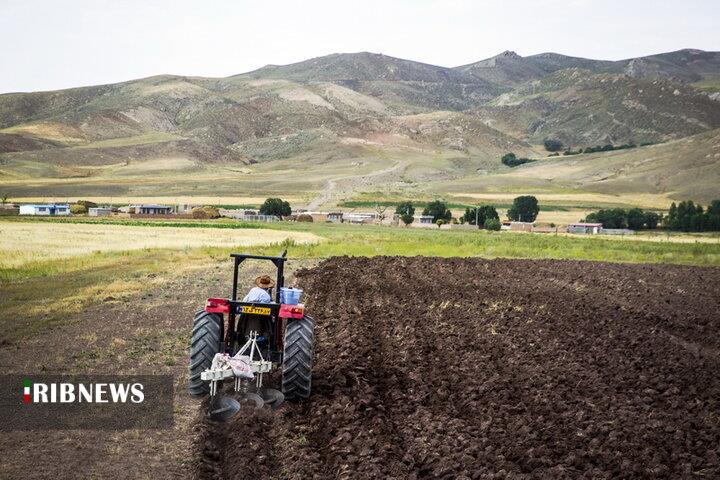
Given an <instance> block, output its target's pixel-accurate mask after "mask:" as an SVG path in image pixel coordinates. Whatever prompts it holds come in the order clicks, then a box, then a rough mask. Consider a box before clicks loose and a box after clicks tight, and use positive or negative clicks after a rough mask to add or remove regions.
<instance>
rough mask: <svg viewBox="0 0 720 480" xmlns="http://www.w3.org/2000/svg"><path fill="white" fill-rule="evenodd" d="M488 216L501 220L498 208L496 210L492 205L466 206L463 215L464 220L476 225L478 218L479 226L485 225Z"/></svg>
mask: <svg viewBox="0 0 720 480" xmlns="http://www.w3.org/2000/svg"><path fill="white" fill-rule="evenodd" d="M488 218H495V219H497V220H500V216H499V215H498V213H497V210H495V207H494V206H492V205H481V206H479V207H477V208H466V209H465V214H464V215H463V216H462V220H464V221H465V223H469V224H470V225H475V224H476V222H475V220H476V219H477V225H478V226H483V225H485V220H487V219H488Z"/></svg>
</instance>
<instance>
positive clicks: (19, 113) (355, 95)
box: [0, 49, 720, 197]
mask: <svg viewBox="0 0 720 480" xmlns="http://www.w3.org/2000/svg"><path fill="white" fill-rule="evenodd" d="M719 92H720V52H705V51H701V50H692V49H686V50H679V51H676V52H669V53H662V54H658V55H651V56H647V57H640V58H633V59H628V60H621V61H604V60H591V59H585V58H578V57H571V56H566V55H561V54H557V53H543V54H539V55H532V56H527V57H522V56H520V55H518V54H516V53H514V52H510V51H506V52H503V53H501V54H499V55H497V56H494V57H492V58H488V59H485V60H481V61H479V62H475V63H472V64H469V65H463V66H458V67H454V68H447V67H440V66H434V65H428V64H424V63H420V62H414V61H411V60H404V59H399V58H394V57H390V56H387V55H382V54H375V53H367V52H361V53H352V54H333V55H328V56H324V57H319V58H313V59H310V60H306V61H302V62H299V63H294V64H291V65H284V66H277V65H267V66H265V67H263V68H260V69H258V70H255V71H252V72H248V73H244V74H239V75H235V76H231V77H226V78H204V77H188V76H172V75H160V76H155V77H150V78H144V79H139V80H132V81H128V82H123V83H117V84H111V85H100V86H92V87H82V88H74V89H67V90H58V91H50V92H33V93H10V94H3V95H0V186H2V184H5V188H4V190H7V191H8V192H9V194H11V195H15V196H28V197H32V196H37V195H39V194H40V193H47V192H48V191H50V192H56V193H58V194H60V193H65V194H67V193H69V192H72V191H73V188H76V189H77V190H80V191H85V190H83V189H81V188H80V185H81V184H82V185H85V186H86V184H87V183H88V182H91V181H95V182H96V183H98V184H99V183H103V182H104V184H106V185H108V190H107V191H113V192H116V193H125V194H131V193H132V192H133V191H137V190H134V189H136V186H135V185H134V184H133V181H131V179H137V178H144V179H147V178H150V177H153V178H156V179H157V181H156V182H155V183H153V185H154V187H153V188H155V189H156V191H159V190H157V189H158V188H159V189H160V190H162V191H168V192H169V191H170V190H173V188H171V186H169V181H168V180H167V178H168V176H173V177H174V178H175V177H178V176H179V177H183V176H184V175H188V176H189V178H192V176H193V175H197V172H199V171H204V172H207V171H208V169H213V168H214V169H234V170H232V171H234V172H237V171H242V172H244V175H246V176H247V177H248V178H252V175H253V174H256V173H257V174H267V175H269V174H270V173H271V172H272V171H279V170H280V169H281V168H283V169H285V170H286V171H287V170H288V169H291V168H299V169H301V171H302V170H303V169H304V171H305V172H306V173H307V172H310V171H312V172H314V173H315V174H317V178H316V179H314V180H312V181H310V180H308V182H307V183H304V184H302V185H295V188H298V189H301V190H306V191H317V190H319V189H322V188H323V185H324V182H326V181H327V180H328V179H330V178H332V177H333V176H335V177H341V176H348V175H350V176H352V175H353V174H357V175H366V174H368V173H369V172H370V173H371V172H372V171H373V168H375V166H377V167H378V169H379V170H377V171H380V170H383V169H382V168H380V167H381V166H383V165H385V166H386V167H387V165H388V164H390V165H392V164H393V162H395V163H397V164H398V165H400V167H398V171H397V172H396V175H395V176H394V177H393V176H391V175H390V176H389V175H379V176H378V178H383V179H384V180H383V182H387V181H389V180H390V179H392V181H395V182H396V183H397V181H400V180H401V181H400V183H401V184H402V183H403V182H404V184H413V183H414V182H421V183H427V182H432V181H434V180H438V179H442V180H443V181H448V180H453V179H460V178H463V177H466V176H468V175H470V174H477V173H478V172H480V173H482V172H491V173H493V172H500V173H502V172H503V171H504V169H506V168H507V167H504V166H503V165H502V164H501V163H500V161H499V157H500V156H501V155H502V154H503V153H506V152H509V151H512V152H515V153H516V154H518V155H525V156H531V157H543V156H545V155H546V154H547V152H543V150H542V147H541V145H542V143H543V141H544V140H546V139H556V140H559V141H561V142H562V143H563V145H564V147H565V148H569V149H573V148H582V147H587V146H594V145H597V144H608V143H609V144H615V145H619V144H641V143H663V142H671V141H673V140H677V139H680V138H685V137H689V136H693V135H698V134H702V133H703V132H709V131H712V130H714V129H718V128H720V93H719ZM678 161H679V162H681V161H682V159H678ZM398 162H399V163H398ZM238 169H239V170H238ZM717 169H718V165H717V163H716V165H715V171H717ZM326 172H331V173H327V175H325V176H323V175H324V173H326ZM309 177H312V175H310V176H309ZM43 178H44V179H52V181H48V182H42V181H38V180H39V179H43ZM118 178H120V179H122V180H123V181H122V182H121V181H119V180H118ZM196 178H197V177H196ZM258 178H259V177H258ZM176 180H177V178H176ZM186 180H187V179H181V180H180V183H183V182H184V181H186ZM187 181H190V180H187ZM91 183H92V182H91ZM135 183H140V182H135ZM176 183H177V182H176ZM280 183H282V182H280ZM301 183H302V182H301ZM370 183H372V184H374V183H377V182H376V181H372V182H370ZM258 185H263V186H262V187H256V188H255V190H257V193H270V191H272V190H273V188H275V187H273V186H272V182H269V183H268V182H258ZM395 187H396V188H401V187H402V185H397V184H396V185H395ZM395 187H394V188H395ZM83 188H85V187H83ZM277 188H280V187H279V186H278V187H277ZM283 188H285V187H283ZM207 189H209V187H206V186H203V187H201V189H200V190H202V191H203V192H204V191H205V190H207ZM185 190H187V189H186V187H184V186H183V187H177V189H175V190H173V191H174V192H178V191H185ZM97 191H98V192H100V191H102V189H99V190H97ZM664 193H668V194H670V193H672V192H669V191H668V192H664Z"/></svg>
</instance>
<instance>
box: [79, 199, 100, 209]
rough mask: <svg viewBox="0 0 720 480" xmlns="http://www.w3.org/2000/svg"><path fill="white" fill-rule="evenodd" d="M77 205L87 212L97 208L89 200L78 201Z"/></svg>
mask: <svg viewBox="0 0 720 480" xmlns="http://www.w3.org/2000/svg"><path fill="white" fill-rule="evenodd" d="M77 204H78V205H82V206H84V207H85V208H86V209H87V210H89V209H91V208H97V206H98V205H97V203H95V202H91V201H89V200H78V201H77Z"/></svg>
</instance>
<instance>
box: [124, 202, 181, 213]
mask: <svg viewBox="0 0 720 480" xmlns="http://www.w3.org/2000/svg"><path fill="white" fill-rule="evenodd" d="M130 213H135V214H139V215H171V214H172V213H174V209H173V207H168V206H167V205H155V204H148V205H131V206H130Z"/></svg>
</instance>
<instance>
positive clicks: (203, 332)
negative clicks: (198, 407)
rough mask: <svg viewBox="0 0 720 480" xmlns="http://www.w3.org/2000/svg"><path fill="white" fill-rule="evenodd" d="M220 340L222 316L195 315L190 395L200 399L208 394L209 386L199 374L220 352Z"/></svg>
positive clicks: (189, 378)
mask: <svg viewBox="0 0 720 480" xmlns="http://www.w3.org/2000/svg"><path fill="white" fill-rule="evenodd" d="M222 338H223V317H222V315H220V314H218V313H207V312H205V311H203V310H201V311H199V312H197V313H196V314H195V319H194V320H193V329H192V339H191V340H190V371H189V372H188V390H190V395H193V396H195V397H201V396H204V395H207V394H208V393H209V392H210V386H209V385H208V383H207V382H206V381H204V380H202V379H201V378H200V374H201V373H202V372H204V371H205V370H206V369H208V368H210V367H211V366H212V361H213V358H215V354H216V353H218V352H220V342H222Z"/></svg>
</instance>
